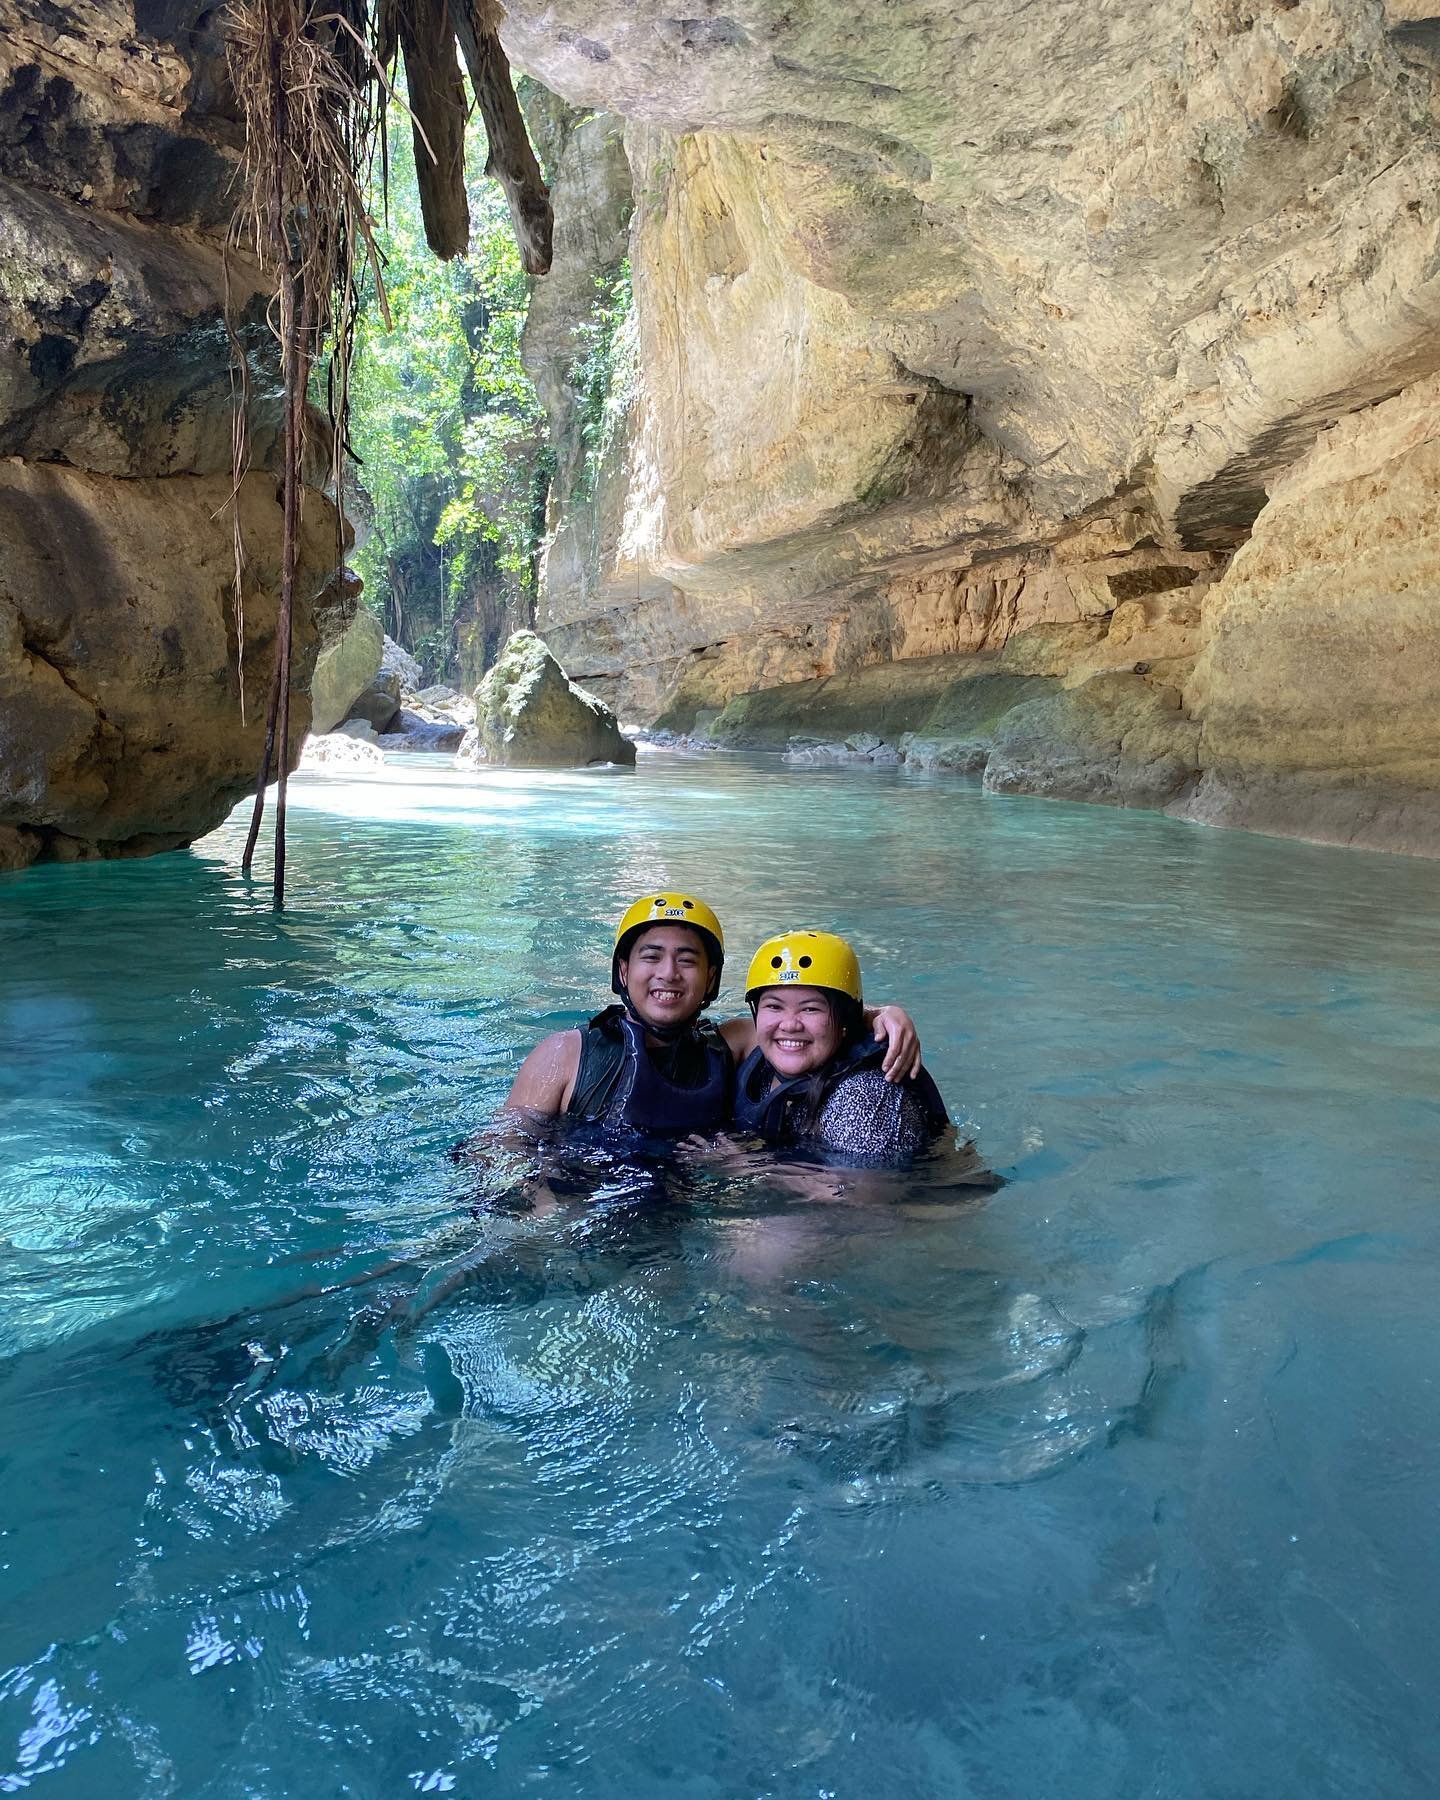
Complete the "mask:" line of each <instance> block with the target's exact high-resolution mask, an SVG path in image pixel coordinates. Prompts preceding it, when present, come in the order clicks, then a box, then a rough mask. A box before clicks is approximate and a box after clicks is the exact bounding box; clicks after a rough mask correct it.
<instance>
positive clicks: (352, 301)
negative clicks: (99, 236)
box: [227, 0, 384, 905]
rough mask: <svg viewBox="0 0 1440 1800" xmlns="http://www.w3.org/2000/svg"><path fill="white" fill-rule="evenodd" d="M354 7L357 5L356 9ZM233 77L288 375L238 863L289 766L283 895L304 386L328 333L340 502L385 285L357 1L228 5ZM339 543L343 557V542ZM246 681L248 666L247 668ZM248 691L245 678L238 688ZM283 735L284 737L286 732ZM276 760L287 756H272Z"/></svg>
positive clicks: (249, 234) (306, 422)
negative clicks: (275, 586)
mask: <svg viewBox="0 0 1440 1800" xmlns="http://www.w3.org/2000/svg"><path fill="white" fill-rule="evenodd" d="M352 11H353V14H354V16H353V17H351V16H350V13H351V12H352ZM228 23H229V56H230V76H231V80H232V82H233V84H234V89H235V94H236V96H237V99H238V101H239V104H240V108H241V112H242V116H243V123H244V128H245V154H244V159H243V162H242V164H241V169H240V177H239V179H240V190H241V191H240V203H239V205H238V207H237V209H236V212H235V217H234V219H233V221H232V223H231V228H230V237H229V243H228V245H227V249H229V250H235V251H240V252H243V253H245V254H247V255H249V256H252V257H254V258H255V260H256V261H258V262H259V264H260V266H261V268H262V270H264V271H265V272H266V273H267V274H269V275H270V277H271V278H272V280H273V281H274V283H275V293H274V300H273V301H272V304H271V307H270V310H269V314H268V317H269V323H270V328H271V330H272V332H273V333H274V335H275V338H276V341H277V343H278V346H279V353H280V366H281V370H282V372H283V382H284V421H283V428H282V432H281V452H282V468H281V481H282V506H283V513H284V529H283V535H282V541H281V559H280V604H279V612H278V617H277V620H276V629H275V665H274V669H273V671H272V675H271V682H270V698H269V704H268V707H267V710H266V721H265V746H264V750H263V752H262V754H261V759H260V769H259V773H258V776H257V778H256V784H255V808H254V812H253V815H252V817H251V821H250V831H249V835H248V837H247V839H246V843H245V853H244V856H243V859H242V863H241V866H242V868H244V869H245V870H246V871H248V870H249V868H250V865H251V861H252V859H253V857H254V854H255V845H256V842H257V840H258V838H259V834H260V822H261V819H262V816H263V814H264V809H265V790H266V787H267V785H268V783H269V779H270V775H271V772H272V770H274V769H278V772H279V775H280V798H279V806H278V808H277V816H276V834H275V902H276V904H277V905H279V904H281V903H282V901H283V899H284V893H285V823H284V802H285V785H286V778H287V776H288V774H289V768H290V653H291V646H292V644H293V641H294V616H295V576H296V566H297V563H298V560H299V544H300V519H301V511H302V507H303V504H304V493H305V486H304V464H305V452H306V447H307V434H308V430H309V426H310V419H309V415H308V412H307V407H306V394H307V391H308V388H309V384H310V373H311V370H312V368H313V366H314V362H315V357H316V355H317V353H318V350H319V347H320V345H321V344H322V343H323V342H324V341H325V340H326V339H327V338H329V339H331V340H333V352H332V357H331V366H330V385H329V403H330V419H329V439H330V445H329V447H330V455H331V476H332V480H333V483H334V492H335V497H336V503H337V507H339V508H343V495H344V488H343V482H342V480H341V478H340V477H341V467H340V464H341V458H342V457H343V454H344V439H345V424H346V418H347V414H348V410H349V374H350V352H351V345H352V342H353V335H354V329H355V322H356V318H357V316H358V310H359V299H358V284H359V277H360V272H361V269H362V268H363V266H364V264H365V263H366V262H367V261H368V262H369V264H370V265H371V267H372V268H373V270H374V272H375V280H376V286H377V289H378V290H379V292H380V293H381V295H382V301H381V304H382V307H383V304H384V302H383V293H384V288H383V283H382V281H381V279H380V273H379V258H378V255H377V253H376V250H375V243H374V238H373V236H372V233H371V227H370V220H369V217H368V214H367V212H366V208H365V203H364V195H363V192H362V189H361V182H362V180H363V179H364V178H365V176H366V174H367V172H368V169H369V164H370V155H371V149H372V146H373V143H374V131H375V109H374V107H373V106H372V103H371V88H370V84H369V74H370V62H369V56H368V51H367V49H366V40H365V38H364V35H363V30H364V26H365V14H364V11H363V8H362V7H361V5H360V4H359V0H339V4H338V6H336V5H332V6H330V7H329V8H328V10H324V11H322V10H321V9H320V8H319V7H317V6H315V5H311V4H307V3H306V0H232V5H231V8H230V12H229V17H228ZM230 331H231V344H232V350H233V355H234V358H235V361H236V364H237V375H236V380H235V387H236V393H237V400H238V399H243V397H244V396H245V395H246V394H247V393H248V387H249V369H248V366H247V365H246V362H245V355H244V348H243V344H242V342H241V338H240V334H239V332H238V331H237V329H236V327H235V324H234V321H233V320H231V321H230ZM248 445H249V421H248V419H247V418H245V417H243V416H241V414H240V411H239V406H238V404H237V421H236V425H235V429H234V434H233V443H232V452H233V457H234V485H235V490H236V492H235V496H234V498H235V503H236V520H237V524H236V534H237V535H236V577H235V579H236V609H237V611H236V621H237V638H239V641H240V643H241V645H243V637H240V633H241V631H242V630H243V618H244V613H243V591H244V550H243V544H242V543H241V541H240V537H239V524H238V519H239V506H238V501H239V487H240V483H241V481H242V479H243V477H244V474H245V467H246V457H247V454H248ZM343 536H344V525H343V519H342V522H341V525H340V534H339V541H337V565H338V561H339V554H338V553H339V550H340V546H341V543H343ZM242 679H243V676H242ZM242 691H243V690H242ZM277 736H278V743H277ZM277 758H278V761H277Z"/></svg>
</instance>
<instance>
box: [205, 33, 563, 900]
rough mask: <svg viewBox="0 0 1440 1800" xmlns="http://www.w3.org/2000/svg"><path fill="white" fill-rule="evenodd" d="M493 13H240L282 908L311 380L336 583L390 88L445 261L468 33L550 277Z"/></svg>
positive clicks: (541, 268) (547, 239)
mask: <svg viewBox="0 0 1440 1800" xmlns="http://www.w3.org/2000/svg"><path fill="white" fill-rule="evenodd" d="M498 17H499V12H498V8H497V7H496V5H495V4H494V0H378V5H377V7H376V13H375V16H374V17H373V18H372V14H371V4H370V0H230V6H229V11H228V13H227V25H228V32H229V63H230V79H231V83H232V86H233V88H234V91H235V97H236V101H237V103H238V105H239V108H240V113H241V123H242V125H243V127H244V142H245V150H244V155H243V157H242V160H241V165H240V170H239V174H238V177H237V180H238V187H239V197H238V203H237V206H236V210H235V215H234V218H233V220H232V222H231V227H230V233H229V237H228V239H227V243H226V256H227V264H226V266H227V281H226V304H225V313H226V325H227V327H228V329H229V333H230V345H231V356H232V367H233V371H234V374H233V380H232V392H233V398H234V407H235V411H234V428H233V433H232V461H233V492H232V496H231V498H232V504H233V505H234V508H235V638H236V658H237V663H238V668H239V681H240V705H241V722H242V724H243V723H244V717H245V669H244V658H245V635H246V634H245V596H244V589H245V569H246V557H245V547H244V544H243V541H242V537H241V530H240V504H239V495H240V486H241V483H242V482H243V480H244V478H245V475H246V472H247V470H248V466H249V445H250V419H249V401H250V394H251V388H252V382H251V371H250V368H249V364H248V360H247V357H246V351H245V345H244V340H243V337H242V334H241V332H240V330H239V328H238V325H237V321H236V320H235V318H234V317H233V315H232V308H231V296H230V288H229V278H228V268H229V258H230V256H231V255H232V254H235V255H243V256H245V257H247V258H250V259H252V260H253V261H255V262H257V263H258V264H259V265H260V269H261V272H262V274H263V275H265V276H266V277H267V278H268V279H269V282H270V283H271V292H272V300H271V304H270V307H269V310H268V313H267V319H268V323H269V325H270V329H271V331H272V332H273V334H274V336H275V338H276V341H277V343H278V345H279V357H280V367H281V370H282V371H283V380H284V424H283V430H282V433H281V444H282V457H283V465H282V470H281V476H282V486H283V494H282V504H283V508H284V521H285V522H284V534H283V541H282V547H281V566H280V605H279V613H278V617H277V620H276V628H275V664H274V668H273V670H272V672H271V681H270V693H269V701H268V704H267V707H266V715H265V745H264V750H263V752H262V754H261V758H260V768H259V772H258V774H257V776H256V782H255V808H254V812H253V815H252V817H251V821H250V831H249V834H248V836H247V838H246V842H245V853H244V857H243V860H242V863H241V867H242V868H243V869H244V870H245V871H246V872H247V873H248V871H249V869H250V865H251V861H252V859H253V857H254V854H255V846H256V843H257V842H258V839H259V835H260V824H261V820H262V818H263V816H264V811H265V791H266V788H267V786H268V784H269V781H270V776H271V774H272V772H274V773H277V774H278V777H279V784H280V788H279V795H278V802H277V807H276V824H275V903H276V905H277V906H278V905H280V904H281V903H282V902H283V900H284V895H285V793H286V783H287V778H288V775H289V770H290V652H291V646H292V643H293V640H294V614H295V576H296V565H297V561H298V556H299V542H300V521H301V509H302V505H303V502H304V480H303V470H304V465H305V460H306V450H307V447H308V446H307V433H308V431H309V430H310V428H311V423H312V421H311V416H310V414H309V413H308V411H307V407H306V395H307V393H308V390H309V386H310V377H311V373H312V371H313V369H314V366H315V363H316V360H317V358H318V357H319V355H320V353H321V349H322V347H324V346H326V345H327V344H328V346H329V350H330V361H329V371H328V383H327V399H328V410H329V445H328V447H329V454H330V486H331V490H332V492H333V494H334V498H335V503H336V509H337V514H338V515H339V516H338V524H337V536H336V559H335V560H336V568H337V569H338V568H339V565H340V562H341V560H342V557H343V550H344V538H345V521H344V491H345V490H344V479H343V476H344V467H343V465H344V456H345V448H346V438H347V425H348V419H349V407H350V364H351V354H352V351H353V348H354V341H355V329H356V324H357V321H358V318H359V313H360V289H361V282H362V279H363V278H364V275H365V272H366V270H367V269H368V271H369V273H370V276H371V278H372V279H373V283H374V291H375V295H376V298H377V301H378V304H379V307H380V311H381V314H382V316H383V317H384V320H385V324H386V326H387V328H388V326H389V324H390V315H389V311H388V308H387V306H386V301H385V284H384V281H383V279H382V276H381V271H380V257H379V254H378V252H377V250H376V246H375V239H374V236H373V233H372V229H371V221H370V217H369V213H368V211H367V208H366V200H365V194H366V190H367V188H368V186H369V182H370V174H371V169H372V165H373V161H374V154H375V149H376V146H377V143H380V144H382V145H383V133H384V113H385V102H386V100H387V99H388V98H391V97H393V95H394V89H393V84H392V82H391V79H390V76H389V75H388V74H387V72H386V71H387V69H388V68H389V66H390V64H391V63H392V61H393V58H394V56H395V52H396V48H397V46H398V47H399V48H401V49H403V51H404V55H405V67H406V74H407V77H408V80H409V87H410V96H411V102H412V105H413V108H414V110H413V112H412V113H411V119H412V122H413V124H414V129H415V150H416V157H415V160H416V165H417V170H418V172H419V176H420V190H421V199H422V205H423V210H424V215H425V232H426V236H427V238H428V239H429V241H430V244H431V247H432V248H433V249H434V251H435V253H436V254H437V255H438V256H441V257H450V256H455V255H458V254H460V253H461V252H462V251H463V250H464V249H465V248H466V245H467V243H468V240H469V233H470V215H469V205H468V201H467V199H466V194H465V93H464V87H463V84H462V80H461V76H460V71H459V67H458V65H457V62H456V57H455V39H456V37H457V36H458V37H459V40H460V45H461V48H462V50H463V51H464V55H465V61H466V64H467V66H468V68H469V71H470V79H471V84H472V85H473V87H474V89H475V96H476V99H477V101H478V102H479V106H480V111H481V114H482V115H483V117H484V121H485V129H486V132H487V134H488V136H489V141H490V165H489V166H490V172H491V173H492V174H494V175H495V176H496V177H497V178H498V179H499V181H500V182H501V184H502V186H503V187H504V189H505V193H506V196H507V198H508V200H509V203H510V211H511V216H512V218H513V220H514V223H515V233H516V237H517V239H518V241H519V244H520V253H521V260H522V262H523V263H524V266H525V268H526V269H527V270H528V271H529V272H530V273H531V274H544V273H545V271H546V270H547V269H548V268H549V267H550V254H551V238H552V228H553V221H552V216H551V209H550V195H549V190H548V189H547V188H546V186H545V182H544V179H543V177H542V176H541V173H540V165H539V163H538V162H537V161H536V159H535V152H534V150H533V149H532V148H531V144H530V140H529V137H528V136H527V134H526V131H525V122H524V120H523V118H522V117H521V115H520V107H519V104H518V102H517V101H516V98H515V90H514V87H513V86H512V84H511V81H510V66H509V63H508V62H507V61H506V57H505V52H504V50H503V49H502V48H501V45H500V39H499V37H498V36H497V34H496V25H497V22H498Z"/></svg>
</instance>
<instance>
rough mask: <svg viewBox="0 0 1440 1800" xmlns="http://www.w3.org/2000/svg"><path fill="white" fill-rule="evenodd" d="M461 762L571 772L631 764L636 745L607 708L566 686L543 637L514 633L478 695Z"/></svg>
mask: <svg viewBox="0 0 1440 1800" xmlns="http://www.w3.org/2000/svg"><path fill="white" fill-rule="evenodd" d="M459 760H460V761H461V762H464V763H477V764H478V763H496V764H501V765H503V766H506V767H509V768H516V767H519V768H561V769H573V768H583V767H584V766H586V765H587V764H589V763H633V762H634V761H635V746H634V744H632V743H631V741H630V739H629V738H627V737H624V736H622V735H621V731H620V726H619V724H618V722H617V721H616V718H615V715H614V713H613V712H611V710H610V708H609V707H608V706H606V704H605V702H604V701H603V700H598V699H596V697H595V695H594V694H587V693H586V691H585V690H584V688H581V687H577V686H576V685H575V683H574V682H573V681H571V680H570V679H569V677H568V676H567V675H566V673H565V671H564V670H563V669H562V668H561V667H560V665H559V663H558V662H557V661H556V660H555V658H554V656H553V655H552V654H551V651H550V648H549V646H548V645H547V644H546V643H545V641H544V639H543V638H540V637H537V636H536V635H535V633H534V632H533V631H517V632H516V633H515V634H514V636H513V637H512V638H511V639H510V641H509V643H508V644H506V646H505V648H504V650H503V651H502V652H501V655H500V658H499V660H498V661H497V662H496V664H495V666H494V667H493V668H492V669H491V670H490V672H489V674H488V675H486V677H485V679H484V680H483V681H482V682H481V683H480V685H479V687H478V688H476V690H475V725H474V728H473V729H472V730H471V731H469V732H467V733H466V737H465V741H464V743H463V744H462V745H461V746H460V751H459Z"/></svg>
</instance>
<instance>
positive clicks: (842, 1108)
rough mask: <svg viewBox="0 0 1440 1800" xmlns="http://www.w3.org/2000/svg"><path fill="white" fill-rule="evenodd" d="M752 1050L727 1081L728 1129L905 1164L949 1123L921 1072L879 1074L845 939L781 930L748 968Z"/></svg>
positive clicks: (881, 1052)
mask: <svg viewBox="0 0 1440 1800" xmlns="http://www.w3.org/2000/svg"><path fill="white" fill-rule="evenodd" d="M745 998H746V1000H747V1001H748V1002H749V1005H750V1011H751V1014H752V1016H753V1018H754V1020H755V1047H754V1049H753V1050H751V1051H750V1053H749V1055H748V1056H746V1058H745V1060H744V1061H743V1062H742V1063H741V1065H740V1068H739V1071H738V1072H737V1075H736V1080H735V1129H736V1131H737V1132H739V1133H741V1134H753V1135H756V1136H759V1137H762V1138H764V1139H765V1140H766V1142H767V1143H770V1144H775V1145H787V1146H790V1147H792V1148H795V1149H800V1150H806V1151H811V1152H815V1153H818V1154H820V1155H822V1156H824V1157H825V1159H826V1160H827V1161H834V1162H844V1163H847V1164H852V1165H857V1166H859V1165H876V1164H885V1163H897V1162H904V1161H905V1160H907V1159H908V1158H909V1157H911V1156H913V1155H914V1154H915V1153H916V1151H918V1150H921V1149H923V1148H924V1146H925V1145H926V1144H928V1143H930V1142H931V1141H932V1140H933V1139H934V1138H935V1137H937V1136H938V1135H939V1133H940V1132H942V1131H943V1130H944V1129H945V1127H946V1125H947V1124H948V1123H949V1120H948V1117H947V1114H946V1111H945V1102H944V1101H943V1100H942V1099H941V1097H940V1092H939V1090H938V1089H937V1087H936V1086H935V1083H934V1082H933V1081H932V1080H931V1079H930V1076H929V1075H928V1073H927V1072H926V1071H925V1070H924V1069H919V1070H917V1072H916V1074H915V1076H914V1078H913V1079H912V1080H910V1081H905V1082H898V1083H896V1082H891V1081H887V1080H886V1079H885V1077H884V1075H883V1074H882V1073H881V1064H882V1062H883V1060H884V1056H885V1045H884V1044H883V1043H879V1042H877V1041H876V1040H875V1038H874V1037H873V1036H872V1035H871V1034H870V1032H869V1031H868V1030H867V1028H866V1025H865V1018H864V1011H863V1006H862V1002H861V993H860V963H859V960H858V959H857V957H856V955H855V952H854V951H853V950H852V949H851V947H850V945H849V944H847V943H846V942H845V940H844V938H841V937H836V936H834V935H833V933H831V932H828V931H787V932H783V933H782V934H781V935H780V936H779V937H773V938H770V939H768V940H767V941H766V942H765V943H763V944H762V945H761V946H760V948H759V949H758V950H757V951H756V952H755V955H754V956H753V957H752V958H751V961H750V972H749V974H748V976H747V977H746V981H745Z"/></svg>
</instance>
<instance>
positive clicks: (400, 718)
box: [380, 706, 466, 755]
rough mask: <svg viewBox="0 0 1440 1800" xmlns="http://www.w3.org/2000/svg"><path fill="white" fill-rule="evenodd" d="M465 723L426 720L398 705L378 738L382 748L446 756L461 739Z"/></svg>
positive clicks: (463, 735)
mask: <svg viewBox="0 0 1440 1800" xmlns="http://www.w3.org/2000/svg"><path fill="white" fill-rule="evenodd" d="M465 730H466V728H465V726H463V725H460V724H457V723H456V722H455V721H454V720H453V719H427V718H423V717H422V716H421V715H420V714H419V713H414V712H411V711H410V709H409V708H408V707H405V706H402V707H401V708H400V711H399V713H398V714H397V715H396V717H395V721H394V723H393V725H392V726H391V728H390V730H389V731H387V732H385V733H384V735H383V736H382V737H381V739H380V743H381V747H382V748H383V749H385V750H420V751H426V752H429V753H432V754H434V753H439V754H442V755H448V754H449V753H450V752H452V751H455V750H458V749H459V748H460V746H461V744H462V743H463V742H464V740H465Z"/></svg>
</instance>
